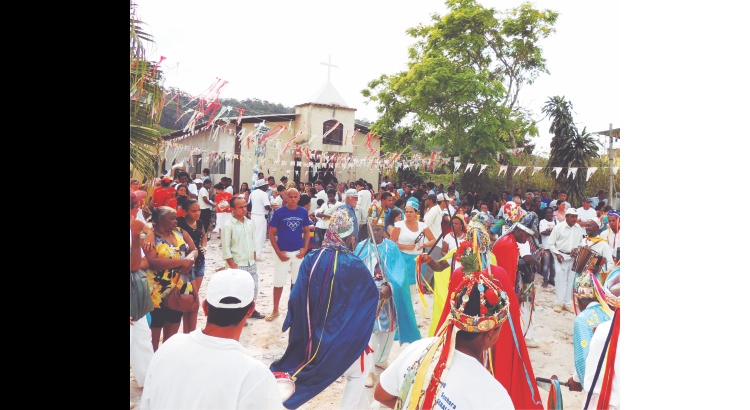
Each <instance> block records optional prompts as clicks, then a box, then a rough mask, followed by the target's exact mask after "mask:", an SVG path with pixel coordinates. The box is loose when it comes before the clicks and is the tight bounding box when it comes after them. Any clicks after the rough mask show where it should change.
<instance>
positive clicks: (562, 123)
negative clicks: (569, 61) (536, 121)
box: [542, 96, 600, 203]
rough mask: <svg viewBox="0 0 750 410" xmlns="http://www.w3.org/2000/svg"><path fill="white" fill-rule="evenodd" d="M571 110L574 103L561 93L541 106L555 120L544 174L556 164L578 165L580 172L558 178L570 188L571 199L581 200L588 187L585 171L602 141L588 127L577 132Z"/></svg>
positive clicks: (551, 130)
mask: <svg viewBox="0 0 750 410" xmlns="http://www.w3.org/2000/svg"><path fill="white" fill-rule="evenodd" d="M572 110H573V104H572V103H571V102H570V101H567V100H565V97H560V96H555V97H550V98H549V99H548V100H547V103H546V104H545V105H544V107H542V113H543V114H545V116H546V118H549V119H551V120H552V124H551V125H550V128H549V132H550V134H553V137H552V142H551V143H550V149H551V151H550V156H549V160H548V161H547V168H546V169H545V173H547V175H549V174H550V173H551V172H552V168H553V167H563V168H579V170H580V171H581V172H576V174H575V176H574V177H572V178H568V172H567V169H564V171H562V172H559V173H558V174H557V175H556V177H555V179H556V180H557V181H558V183H559V184H560V187H561V188H563V189H565V190H566V191H567V193H568V198H569V199H575V201H576V203H579V202H580V201H581V199H582V198H583V190H584V188H585V186H586V174H585V172H583V170H584V168H587V167H589V166H590V165H591V160H592V159H593V158H595V157H598V156H599V146H600V143H599V141H597V140H596V139H595V138H594V137H593V136H592V135H591V134H590V133H587V132H586V127H584V128H583V131H582V132H579V131H578V127H576V125H575V123H574V122H573V114H572Z"/></svg>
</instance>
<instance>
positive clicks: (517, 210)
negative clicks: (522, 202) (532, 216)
mask: <svg viewBox="0 0 750 410" xmlns="http://www.w3.org/2000/svg"><path fill="white" fill-rule="evenodd" d="M522 216H523V212H522V209H521V207H520V206H518V205H517V204H516V203H515V202H508V203H506V204H505V205H504V206H503V217H504V218H505V220H506V221H508V222H511V223H516V222H518V221H519V220H520V219H521V217H522Z"/></svg>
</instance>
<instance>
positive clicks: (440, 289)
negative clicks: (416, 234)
mask: <svg viewBox="0 0 750 410" xmlns="http://www.w3.org/2000/svg"><path fill="white" fill-rule="evenodd" d="M453 222H454V226H453V229H454V230H456V231H459V230H460V231H462V232H466V233H465V234H464V235H462V236H461V239H460V243H462V242H468V243H473V241H474V236H475V235H476V234H477V233H479V234H480V235H481V234H482V233H483V232H484V231H478V230H473V229H469V228H468V227H467V225H466V222H464V218H463V217H461V216H455V217H454V218H453ZM456 222H457V223H456ZM472 223H481V222H478V221H476V222H475V221H474V220H471V221H469V224H470V225H471V224H472ZM458 224H460V225H458ZM459 226H460V227H459ZM451 239H452V240H453V241H455V239H454V238H451ZM480 241H481V240H480ZM456 249H457V248H456V247H455V246H454V247H452V248H451V249H450V250H449V251H448V252H447V253H446V254H445V256H443V257H442V258H441V259H440V260H437V261H435V260H433V259H432V258H431V257H430V256H429V255H423V256H422V261H423V262H424V263H426V264H427V265H428V266H430V267H431V268H432V270H433V271H435V277H434V278H435V288H434V299H433V304H432V316H431V318H432V319H431V320H430V329H429V330H428V331H427V335H428V336H435V332H436V331H437V325H438V322H439V321H440V314H441V313H442V312H443V307H444V306H445V301H446V299H447V298H448V282H449V281H450V278H451V275H452V273H453V271H455V270H456V269H458V268H460V267H461V261H460V260H459V259H458V258H454V255H455V253H456ZM488 256H489V257H490V264H492V265H496V264H497V261H496V259H495V255H493V254H492V253H489V254H488Z"/></svg>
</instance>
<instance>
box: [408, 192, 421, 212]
mask: <svg viewBox="0 0 750 410" xmlns="http://www.w3.org/2000/svg"><path fill="white" fill-rule="evenodd" d="M407 206H410V207H412V208H414V209H415V210H416V211H419V200H417V198H414V197H413V196H412V197H409V199H407V200H406V204H404V208H406V207H407Z"/></svg>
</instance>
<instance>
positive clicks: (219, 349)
mask: <svg viewBox="0 0 750 410" xmlns="http://www.w3.org/2000/svg"><path fill="white" fill-rule="evenodd" d="M283 408H284V407H283V404H282V401H281V394H280V393H279V388H278V387H277V386H276V378H275V377H274V375H273V373H271V370H270V369H269V368H268V366H267V365H265V364H263V362H261V361H259V360H257V359H255V358H253V357H251V356H250V353H249V352H248V351H247V349H245V348H244V347H243V346H242V345H241V344H240V343H239V342H238V341H236V340H234V339H225V338H220V337H213V336H208V335H205V334H203V330H202V329H196V330H194V331H192V332H190V333H189V334H184V333H177V334H175V335H174V336H172V337H170V338H169V340H167V341H166V342H164V343H163V344H162V345H161V346H160V347H159V350H157V351H156V353H154V357H153V358H152V359H151V363H150V364H149V367H148V372H147V373H146V381H145V383H144V388H143V394H142V395H141V409H143V410H148V409H283Z"/></svg>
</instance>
